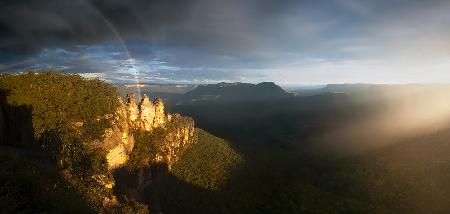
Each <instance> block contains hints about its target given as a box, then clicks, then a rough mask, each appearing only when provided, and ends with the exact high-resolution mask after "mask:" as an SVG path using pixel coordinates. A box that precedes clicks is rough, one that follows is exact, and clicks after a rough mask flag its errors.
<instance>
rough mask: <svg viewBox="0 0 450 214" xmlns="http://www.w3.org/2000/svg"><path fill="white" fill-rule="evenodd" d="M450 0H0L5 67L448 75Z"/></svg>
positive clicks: (295, 78) (231, 77)
mask: <svg viewBox="0 0 450 214" xmlns="http://www.w3.org/2000/svg"><path fill="white" fill-rule="evenodd" d="M449 11H450V1H448V0H442V1H439V0H427V1H425V0H409V1H408V0H322V1H317V0H310V1H308V0H285V1H283V0H189V1H187V0H156V1H153V0H127V1H124V0H92V1H89V0H46V1H42V0H2V1H1V2H0V72H20V71H25V70H42V69H52V70H58V71H63V72H77V73H83V75H84V76H89V77H91V76H97V77H100V78H102V79H106V80H109V81H133V80H135V79H136V77H137V78H139V79H140V80H141V81H145V82H196V83H198V82H219V81H242V82H260V81H275V82H277V83H282V84H289V83H290V84H322V83H355V82H366V83H411V82H450V12H449Z"/></svg>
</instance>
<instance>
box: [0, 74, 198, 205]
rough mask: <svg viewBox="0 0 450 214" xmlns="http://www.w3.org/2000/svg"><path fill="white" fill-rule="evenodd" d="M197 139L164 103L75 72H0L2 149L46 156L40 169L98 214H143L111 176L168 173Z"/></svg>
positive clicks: (189, 121)
mask: <svg viewBox="0 0 450 214" xmlns="http://www.w3.org/2000/svg"><path fill="white" fill-rule="evenodd" d="M6 92H7V93H6ZM196 141H197V140H196V136H195V134H194V121H193V120H192V119H191V118H189V117H184V116H181V115H178V114H174V115H169V114H166V113H165V112H164V103H163V101H162V100H161V99H155V100H151V99H150V98H149V97H148V96H144V98H143V99H142V100H140V101H139V102H138V103H136V100H135V97H134V95H132V94H129V95H128V96H127V100H126V101H124V100H123V98H121V97H120V96H119V93H118V92H117V89H116V88H115V87H114V86H113V85H111V84H108V83H106V82H104V81H101V80H98V79H86V78H83V77H81V76H78V75H75V74H61V73H55V72H41V73H24V74H17V75H13V74H2V75H0V144H3V143H4V144H8V145H10V146H12V147H18V148H20V149H21V150H30V151H29V152H31V153H33V152H34V153H39V154H42V155H45V156H48V157H49V159H52V161H47V162H45V163H43V164H46V165H48V167H49V168H54V169H57V170H55V171H58V175H60V176H62V177H63V179H64V180H66V181H68V183H70V185H71V186H73V187H74V189H75V190H76V191H77V194H78V193H79V195H80V196H81V197H82V198H83V200H84V201H86V202H87V204H89V206H90V207H91V208H93V209H94V210H96V211H98V212H109V211H111V212H113V213H124V212H128V213H130V212H131V213H142V212H144V213H145V211H146V210H147V211H148V209H147V205H145V204H143V203H141V202H142V201H140V200H133V198H129V197H128V198H124V197H121V195H120V194H119V193H117V192H116V188H117V186H118V180H117V178H115V177H114V173H115V172H116V171H118V170H121V169H126V170H128V171H132V172H133V173H134V172H136V171H142V169H150V168H154V167H153V166H155V165H158V166H161V165H167V166H168V168H171V166H172V165H173V164H174V163H175V162H176V161H177V160H178V159H179V158H178V157H179V156H180V155H181V153H183V151H184V149H186V148H187V147H189V146H190V145H191V144H194V143H195V142H196ZM27 152H28V151H27ZM25 158H26V157H25ZM46 160H48V159H47V158H46ZM33 161H40V160H33ZM147 171H149V170H147ZM147 177H149V176H147ZM151 177H152V176H150V178H151ZM138 183H143V184H145V185H147V184H148V183H152V185H155V184H156V182H153V180H152V179H147V180H145V181H143V182H138Z"/></svg>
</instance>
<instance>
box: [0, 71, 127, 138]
mask: <svg viewBox="0 0 450 214" xmlns="http://www.w3.org/2000/svg"><path fill="white" fill-rule="evenodd" d="M0 89H2V90H5V91H7V92H9V95H8V96H7V103H8V104H10V105H13V106H20V105H27V106H31V107H32V108H33V126H34V128H35V133H36V135H37V136H40V134H42V133H43V132H44V131H46V130H59V129H60V128H61V126H63V125H67V124H71V123H72V122H86V121H87V122H88V124H90V125H89V126H88V127H85V130H91V129H94V130H99V124H96V122H93V121H95V120H96V119H98V117H100V116H103V115H106V114H111V113H112V112H113V111H114V110H115V109H116V108H117V106H118V101H117V97H118V94H117V91H116V89H115V88H114V87H113V86H111V85H109V84H107V83H105V82H103V81H101V80H98V79H86V78H83V77H81V76H79V75H77V74H62V73H55V72H41V73H31V72H30V73H25V74H21V75H14V74H1V75H0ZM99 123H101V124H102V125H103V126H106V125H107V124H106V123H105V121H101V122H99ZM92 136H95V137H98V135H95V134H92Z"/></svg>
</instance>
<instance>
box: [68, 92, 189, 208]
mask: <svg viewBox="0 0 450 214" xmlns="http://www.w3.org/2000/svg"><path fill="white" fill-rule="evenodd" d="M118 99H119V106H118V108H117V109H116V110H115V111H114V113H113V114H112V115H105V116H103V117H104V118H106V119H111V120H110V121H111V123H112V126H111V128H108V129H106V130H104V134H103V137H102V140H97V141H94V142H92V145H93V146H94V147H95V148H100V149H102V150H104V151H105V152H106V160H107V165H108V171H109V172H108V173H106V174H98V175H93V176H92V178H93V179H94V180H95V181H96V182H97V183H98V185H99V186H102V187H103V189H104V191H105V192H109V193H108V194H104V195H105V196H103V205H104V206H113V205H114V204H115V203H117V200H116V198H115V196H114V194H113V191H112V189H113V188H114V186H115V185H116V183H115V180H114V178H113V176H112V172H113V171H114V170H115V169H117V168H120V167H122V166H125V165H126V164H127V161H128V160H129V158H130V155H131V153H132V152H133V148H134V146H135V143H136V142H135V138H134V136H133V133H134V131H142V132H148V133H154V134H155V135H157V136H158V137H155V142H152V143H153V144H154V145H155V146H156V151H154V152H155V153H154V154H151V155H150V159H149V160H148V164H147V167H150V166H152V165H153V164H158V165H160V164H163V165H167V166H168V168H169V170H170V169H171V166H172V165H173V164H174V163H175V162H176V161H177V160H178V159H179V157H180V155H181V153H182V152H183V151H184V150H185V149H186V148H188V147H189V146H190V145H192V144H194V143H196V142H197V138H196V136H195V134H194V133H195V132H194V130H195V128H194V120H193V119H192V118H190V117H185V116H181V115H179V114H173V115H170V114H168V115H166V114H165V113H164V103H163V101H162V100H161V99H159V98H157V99H155V100H154V101H152V100H151V99H150V98H149V97H148V96H147V95H144V98H143V99H142V100H141V102H140V103H139V104H137V103H136V102H135V97H134V94H128V95H127V102H126V103H124V102H123V101H122V99H121V98H118ZM74 126H75V125H74ZM80 126H82V124H81V125H80ZM143 183H145V182H143Z"/></svg>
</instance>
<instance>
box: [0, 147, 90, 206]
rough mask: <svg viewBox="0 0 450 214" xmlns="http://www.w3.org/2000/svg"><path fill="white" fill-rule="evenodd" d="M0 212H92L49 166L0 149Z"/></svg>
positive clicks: (75, 191)
mask: <svg viewBox="0 0 450 214" xmlns="http://www.w3.org/2000/svg"><path fill="white" fill-rule="evenodd" d="M0 210H2V212H3V213H19V212H20V213H41V212H45V213H94V212H93V210H91V208H90V207H89V206H88V205H87V204H86V202H85V201H84V200H83V199H82V197H81V196H80V195H79V193H78V192H77V190H76V189H74V188H72V186H71V185H69V184H68V183H67V181H65V180H64V178H63V177H62V176H61V175H59V174H58V173H57V171H56V170H54V169H52V168H46V167H43V166H41V165H39V164H37V163H35V162H33V161H29V160H25V159H23V158H21V157H20V156H19V155H17V154H14V153H9V152H4V151H2V152H0Z"/></svg>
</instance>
